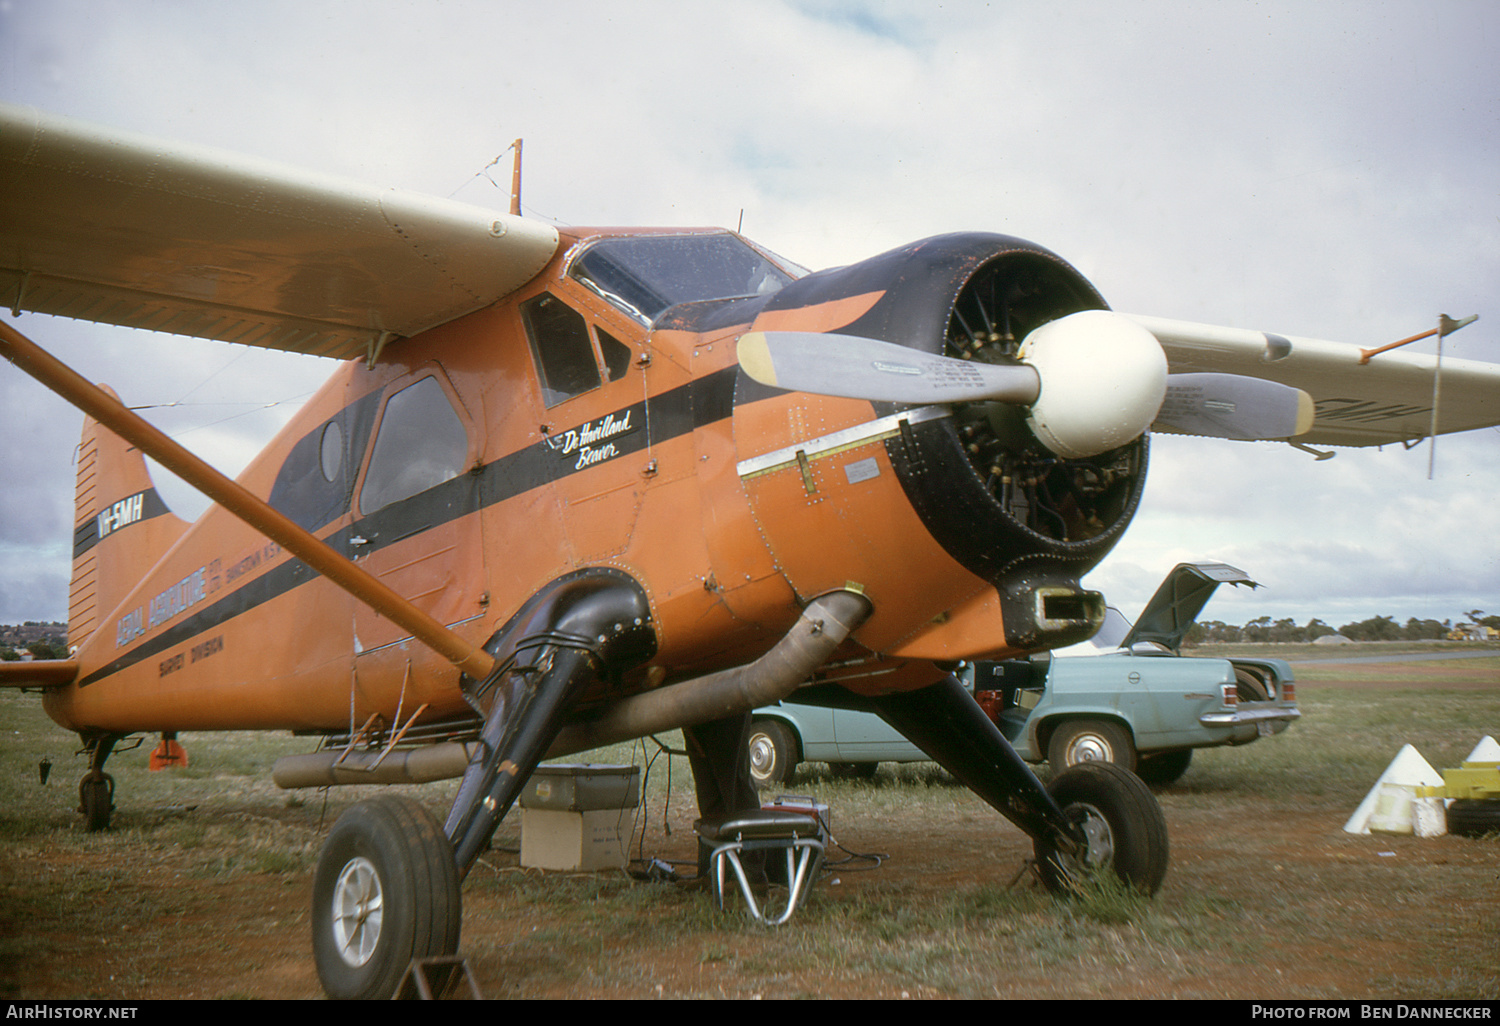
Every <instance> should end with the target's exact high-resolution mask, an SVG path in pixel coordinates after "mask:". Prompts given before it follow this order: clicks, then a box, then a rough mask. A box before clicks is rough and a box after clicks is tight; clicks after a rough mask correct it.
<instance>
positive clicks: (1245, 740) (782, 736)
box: [750, 562, 1302, 786]
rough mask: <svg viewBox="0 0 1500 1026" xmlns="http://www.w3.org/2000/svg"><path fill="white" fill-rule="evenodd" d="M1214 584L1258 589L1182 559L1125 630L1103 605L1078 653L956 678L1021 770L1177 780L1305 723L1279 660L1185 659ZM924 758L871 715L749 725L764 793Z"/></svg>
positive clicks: (818, 714)
mask: <svg viewBox="0 0 1500 1026" xmlns="http://www.w3.org/2000/svg"><path fill="white" fill-rule="evenodd" d="M1221 584H1232V585H1236V586H1249V587H1251V588H1254V587H1258V585H1257V584H1256V582H1255V581H1253V580H1251V579H1250V577H1249V576H1247V575H1246V574H1245V573H1244V571H1242V570H1239V569H1237V568H1235V567H1232V566H1229V565H1227V564H1224V563H1210V562H1199V563H1181V564H1178V565H1177V566H1176V567H1175V568H1173V570H1172V572H1171V573H1169V574H1168V575H1167V577H1166V579H1165V580H1164V581H1163V582H1162V584H1161V586H1160V587H1159V588H1158V589H1157V591H1156V594H1155V595H1153V596H1152V598H1151V601H1150V602H1148V603H1147V604H1146V607H1145V609H1144V610H1142V612H1141V615H1140V616H1139V617H1138V618H1137V620H1136V621H1135V623H1134V624H1131V623H1130V621H1128V620H1127V619H1126V618H1125V617H1124V616H1122V615H1121V614H1120V612H1119V611H1118V610H1117V609H1114V608H1113V607H1111V608H1110V609H1109V611H1108V613H1107V615H1106V617H1105V622H1104V626H1103V627H1102V628H1101V629H1100V631H1099V633H1098V634H1096V635H1095V636H1094V638H1093V639H1092V640H1091V641H1089V642H1087V643H1085V644H1083V645H1076V646H1073V647H1072V648H1069V649H1065V650H1062V651H1060V652H1057V653H1039V654H1037V655H1034V656H1032V657H1030V658H1028V659H1008V660H1003V661H999V662H978V663H974V664H972V665H969V666H965V667H964V668H963V669H962V670H961V671H960V677H961V679H963V680H964V682H965V684H967V685H968V687H969V688H970V690H971V691H972V692H973V694H974V698H975V701H976V702H978V703H979V706H980V707H981V708H982V709H984V711H985V713H986V714H987V715H988V716H989V717H990V719H991V720H993V721H994V722H995V725H996V726H997V727H998V728H999V729H1000V732H1001V733H1002V734H1004V735H1005V737H1006V739H1007V740H1009V741H1010V743H1011V745H1012V747H1014V748H1015V750H1016V752H1017V754H1019V755H1020V756H1021V757H1022V758H1023V759H1025V760H1027V761H1028V762H1044V761H1045V762H1047V763H1050V764H1051V766H1052V767H1053V769H1054V770H1058V769H1062V768H1065V767H1067V766H1072V765H1076V764H1077V763H1080V762H1090V761H1098V762H1112V763H1115V764H1116V765H1119V766H1124V767H1125V768H1127V769H1130V770H1133V771H1135V772H1136V773H1137V774H1138V775H1139V776H1140V777H1141V779H1143V780H1145V781H1146V782H1147V783H1152V784H1158V785H1161V784H1168V783H1171V782H1172V781H1174V780H1176V779H1178V778H1179V777H1180V776H1182V774H1183V773H1184V772H1186V770H1187V768H1188V766H1189V764H1190V763H1191V761H1192V755H1193V749H1195V748H1212V747H1218V746H1223V745H1243V744H1249V743H1250V742H1252V741H1255V740H1258V739H1259V738H1262V737H1269V736H1271V735H1274V734H1279V733H1281V732H1282V731H1284V730H1286V728H1287V727H1288V726H1290V725H1291V724H1292V723H1293V722H1295V721H1296V720H1297V719H1298V718H1299V717H1300V716H1301V715H1302V714H1301V711H1300V710H1299V709H1298V707H1297V697H1296V682H1295V679H1294V677H1293V674H1292V670H1291V667H1290V666H1289V665H1288V664H1287V663H1286V662H1284V661H1283V660H1280V659H1262V658H1238V657H1236V658H1234V659H1218V658H1203V657H1196V656H1183V655H1182V645H1183V641H1184V639H1185V638H1186V636H1187V633H1188V631H1189V630H1191V629H1192V627H1193V624H1194V623H1196V622H1197V618H1198V614H1199V613H1200V612H1202V610H1203V608H1204V606H1205V605H1206V604H1207V603H1208V600H1209V599H1210V598H1211V597H1212V596H1213V594H1214V592H1215V591H1216V590H1217V589H1218V587H1219V586H1220V585H1221ZM926 759H927V755H926V754H925V753H923V752H922V750H921V749H919V748H917V747H916V746H914V745H912V744H911V743H910V742H909V741H907V740H906V739H905V738H904V737H902V736H901V735H900V734H899V733H897V732H896V731H895V729H894V728H892V727H890V726H889V725H887V724H886V723H885V722H884V721H883V720H881V719H880V718H879V717H878V716H876V715H874V714H872V713H865V712H855V711H851V710H847V709H827V708H821V707H818V706H811V705H802V704H799V703H796V702H782V703H779V704H778V705H775V706H766V707H763V708H761V709H757V710H756V712H755V715H754V718H753V722H752V729H751V738H750V761H751V772H752V775H753V776H754V777H755V779H756V781H757V782H758V783H759V784H761V785H762V786H771V785H775V784H779V783H783V782H785V781H786V780H787V779H788V778H789V777H790V774H791V772H792V770H793V768H795V766H796V765H797V764H798V763H799V762H804V761H806V762H827V763H829V764H830V765H831V766H833V767H834V769H835V771H836V772H840V773H848V774H854V775H867V774H869V773H873V772H874V770H875V768H876V766H877V765H878V764H879V763H881V762H920V761H924V760H926Z"/></svg>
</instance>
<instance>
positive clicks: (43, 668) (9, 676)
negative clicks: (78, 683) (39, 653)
mask: <svg viewBox="0 0 1500 1026" xmlns="http://www.w3.org/2000/svg"><path fill="white" fill-rule="evenodd" d="M77 677H78V663H77V662H75V661H74V660H72V659H33V660H31V661H29V662H25V661H17V662H13V663H0V688H55V687H61V686H62V685H64V684H71V683H73V681H74V680H75V679H76V678H77Z"/></svg>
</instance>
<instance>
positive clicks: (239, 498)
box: [0, 321, 495, 680]
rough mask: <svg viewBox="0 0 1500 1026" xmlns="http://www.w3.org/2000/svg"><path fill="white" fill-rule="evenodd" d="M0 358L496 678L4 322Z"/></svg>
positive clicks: (420, 635) (477, 654)
mask: <svg viewBox="0 0 1500 1026" xmlns="http://www.w3.org/2000/svg"><path fill="white" fill-rule="evenodd" d="M0 355H4V356H5V358H6V359H8V360H10V361H11V363H14V364H15V365H16V366H17V367H19V368H20V369H21V370H23V371H25V372H26V373H27V374H29V375H31V376H32V377H33V378H36V379H37V380H38V381H40V382H41V383H42V384H44V385H46V386H47V387H48V388H50V389H51V390H52V391H54V392H56V393H57V394H58V395H60V396H62V397H63V398H64V399H66V400H67V401H68V402H69V403H72V404H73V405H74V406H76V407H78V408H79V409H80V410H82V411H83V412H84V413H87V414H88V415H89V416H90V417H93V418H94V419H95V420H97V421H98V422H99V423H101V424H103V425H104V426H105V427H107V428H109V429H110V430H111V431H113V432H115V434H117V435H119V436H120V437H121V438H123V439H125V440H126V441H127V442H129V443H130V444H132V445H134V446H136V447H137V448H139V449H140V450H141V451H142V452H144V453H145V454H146V455H148V456H150V457H152V458H153V459H155V460H156V461H157V462H159V463H160V464H161V465H162V466H164V467H166V468H167V469H168V470H170V471H172V473H174V474H176V475H177V476H178V477H180V478H182V479H183V480H184V481H186V482H187V483H188V484H190V485H192V486H193V487H194V488H196V489H198V490H199V491H200V492H202V493H203V494H204V495H207V496H208V497H209V498H210V499H212V500H213V501H214V502H216V503H218V504H219V505H220V506H223V507H224V508H225V509H227V510H228V511H229V512H231V513H233V514H234V515H235V516H237V517H239V518H240V519H241V520H243V521H244V522H245V523H247V524H249V525H250V526H251V527H253V528H255V529H256V530H257V531H259V532H261V533H262V534H264V535H265V536H266V537H267V538H269V539H270V540H272V541H274V542H276V543H277V544H278V545H280V546H281V547H282V548H284V549H286V550H287V551H288V552H290V553H292V555H294V556H296V557H297V558H298V559H300V560H302V561H303V562H304V563H306V564H307V565H308V566H310V567H312V568H313V569H314V570H316V571H317V572H318V573H320V574H322V575H323V576H324V577H327V578H328V579H329V580H330V581H332V582H333V583H334V584H336V585H338V586H339V587H340V588H342V589H344V590H345V591H347V592H348V593H349V594H351V595H353V596H354V597H355V598H356V599H358V600H359V601H361V602H363V603H365V604H366V605H368V606H370V607H371V608H372V609H374V610H375V611H376V612H378V613H380V614H381V615H383V616H386V617H389V618H390V620H391V621H392V622H393V623H396V624H397V625H399V626H400V627H401V628H402V629H404V630H406V631H408V632H410V633H411V636H412V637H414V638H416V639H417V640H418V641H420V642H422V643H423V644H424V645H427V646H428V647H430V648H432V649H433V650H434V651H436V652H437V653H439V654H440V655H442V656H443V657H445V658H446V659H448V660H449V661H450V662H451V663H453V665H455V666H457V667H458V668H459V669H460V670H462V671H463V672H464V673H466V674H468V675H469V676H470V677H473V678H474V679H475V680H484V679H486V678H487V677H488V676H489V675H490V673H491V672H492V671H493V670H494V665H495V661H494V659H493V658H492V657H491V656H490V654H489V653H488V652H486V651H484V649H483V648H481V647H479V646H478V645H475V644H473V643H472V642H469V641H466V640H465V639H464V638H462V637H460V636H459V635H457V634H455V633H454V632H453V631H451V630H449V629H448V628H447V627H445V626H444V625H443V624H441V623H439V622H438V621H436V620H434V619H433V618H432V617H430V616H428V615H427V614H426V613H424V612H422V611H421V610H420V609H418V608H417V607H416V606H414V605H412V604H411V603H410V602H408V601H406V599H404V598H402V597H401V596H400V595H398V594H396V592H394V591H392V590H391V588H390V587H389V586H388V585H386V584H384V583H382V582H381V581H380V580H378V579H377V578H375V577H373V576H372V575H370V574H369V573H366V572H365V571H364V570H362V569H361V568H360V567H358V566H356V565H355V564H354V563H353V562H352V561H351V560H349V559H347V558H345V557H344V556H341V555H339V553H337V552H335V551H334V550H333V549H332V548H330V547H329V546H328V545H327V544H326V543H324V542H323V541H322V540H321V539H319V538H318V537H316V536H315V535H313V534H312V533H311V532H309V531H306V530H304V529H303V528H302V527H300V526H299V525H297V524H295V523H293V522H292V521H291V520H288V519H287V518H286V517H285V516H283V515H282V514H281V513H279V512H277V511H276V510H275V509H274V508H272V507H271V506H270V505H269V504H268V503H266V502H265V501H264V500H262V499H260V498H258V497H256V496H255V495H252V494H251V493H250V492H249V491H248V490H246V489H245V488H244V487H243V486H242V485H240V484H238V483H237V482H235V481H232V480H230V479H229V478H228V477H226V476H224V475H223V474H221V473H219V471H217V470H215V469H214V468H213V467H211V466H209V465H208V464H207V463H205V462H203V461H202V460H201V459H199V458H198V457H197V456H194V455H193V454H192V453H191V452H188V450H186V449H184V448H183V447H182V446H181V445H178V444H177V443H176V442H174V441H173V440H172V439H170V438H168V437H167V436H166V434H164V433H163V432H162V431H160V430H159V429H158V428H156V427H154V426H152V425H151V424H149V423H147V422H146V421H145V420H144V419H142V418H141V416H140V415H139V414H136V413H133V412H131V411H130V410H128V409H126V408H125V406H124V405H123V404H122V403H120V402H119V401H118V400H116V399H114V398H112V397H111V396H109V395H108V394H107V393H105V392H104V391H103V390H102V389H100V388H98V387H96V386H95V385H93V384H90V383H89V382H88V381H87V380H86V379H85V378H83V377H82V376H81V375H79V374H78V372H77V371H74V370H73V369H72V368H70V367H68V366H67V365H66V364H64V363H62V361H60V360H58V359H57V358H56V357H54V356H52V355H51V354H50V353H48V352H46V351H45V350H43V349H42V348H41V347H40V346H38V345H37V344H36V343H35V342H32V341H31V340H30V339H28V338H27V337H26V336H25V335H22V334H21V333H20V332H19V331H17V330H16V329H15V328H13V327H11V326H10V325H9V324H6V323H5V322H3V321H0Z"/></svg>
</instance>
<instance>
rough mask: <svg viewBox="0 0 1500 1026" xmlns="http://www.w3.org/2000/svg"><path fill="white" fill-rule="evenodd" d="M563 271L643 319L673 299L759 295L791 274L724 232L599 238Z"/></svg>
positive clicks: (648, 320)
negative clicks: (566, 271) (567, 270)
mask: <svg viewBox="0 0 1500 1026" xmlns="http://www.w3.org/2000/svg"><path fill="white" fill-rule="evenodd" d="M568 273H569V274H571V275H572V276H573V277H574V278H577V279H578V280H579V281H581V282H583V283H584V284H585V285H587V286H589V287H590V288H592V289H593V290H594V291H596V292H598V293H599V294H600V295H602V296H603V297H604V298H605V299H607V300H609V301H610V302H611V303H613V304H615V305H616V306H618V307H619V308H620V309H622V310H624V311H625V312H626V313H628V314H630V315H631V316H632V317H636V318H638V319H639V320H641V321H643V322H644V323H646V324H651V323H653V322H654V321H655V320H656V319H657V318H658V317H660V316H661V315H662V313H663V311H665V310H667V309H668V308H670V307H673V306H676V305H677V304H678V303H694V302H698V301H701V300H705V299H733V298H738V297H741V296H759V295H764V294H766V293H770V292H776V291H778V290H779V289H780V288H781V287H782V286H784V285H786V284H788V283H789V282H790V281H791V280H792V276H791V275H789V274H788V273H786V272H785V271H783V270H782V269H781V268H780V267H777V266H776V264H774V263H772V262H771V260H769V259H768V258H767V257H765V256H763V255H762V254H761V253H760V252H759V251H758V250H756V249H755V248H754V247H752V246H750V245H749V244H747V243H746V242H745V241H744V240H743V239H741V238H739V237H738V236H734V235H728V234H715V235H638V236H634V237H631V238H625V239H602V240H600V241H598V242H595V243H593V244H592V245H590V246H589V247H588V249H586V250H584V252H583V253H582V254H581V255H580V256H578V257H577V258H576V259H574V261H573V265H572V267H571V268H570V269H569V272H568Z"/></svg>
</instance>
